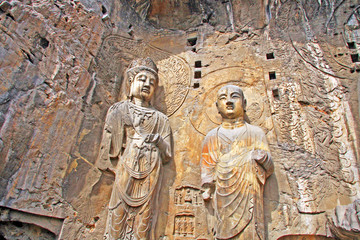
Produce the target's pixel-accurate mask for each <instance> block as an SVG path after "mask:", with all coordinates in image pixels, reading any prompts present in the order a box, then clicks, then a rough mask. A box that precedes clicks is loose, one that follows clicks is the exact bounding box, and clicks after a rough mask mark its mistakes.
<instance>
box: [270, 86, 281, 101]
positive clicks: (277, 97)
mask: <svg viewBox="0 0 360 240" xmlns="http://www.w3.org/2000/svg"><path fill="white" fill-rule="evenodd" d="M272 94H273V97H274V99H276V100H280V95H279V89H277V88H274V89H273V90H272Z"/></svg>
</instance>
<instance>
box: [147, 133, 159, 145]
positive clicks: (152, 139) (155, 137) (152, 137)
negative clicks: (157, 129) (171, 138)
mask: <svg viewBox="0 0 360 240" xmlns="http://www.w3.org/2000/svg"><path fill="white" fill-rule="evenodd" d="M160 138H161V136H160V134H158V133H155V134H149V135H147V136H146V137H145V142H147V143H155V144H156V145H157V144H158V143H159V141H160Z"/></svg>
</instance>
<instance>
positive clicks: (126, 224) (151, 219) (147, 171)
mask: <svg viewBox="0 0 360 240" xmlns="http://www.w3.org/2000/svg"><path fill="white" fill-rule="evenodd" d="M126 74H127V78H128V84H129V85H130V91H129V96H128V100H126V101H122V102H118V103H116V104H114V105H113V106H111V107H110V109H109V110H108V113H107V116H106V120H105V126H104V132H103V138H102V143H101V148H100V155H99V161H98V165H99V168H102V169H104V170H110V171H112V172H114V173H115V182H114V186H113V190H112V195H111V198H110V203H109V212H108V218H107V225H106V231H105V235H104V238H105V239H111V240H113V239H154V236H153V233H152V230H153V229H154V226H155V223H156V211H157V205H156V204H157V202H158V201H157V197H158V192H159V187H160V183H161V174H162V164H163V163H164V162H166V161H168V160H169V159H170V158H171V157H172V150H171V149H172V146H171V144H172V143H171V129H170V124H169V119H168V118H167V116H165V115H164V114H163V113H161V112H159V111H157V110H156V109H155V108H153V107H152V106H151V99H152V96H153V94H154V92H155V88H156V87H157V84H158V69H157V67H156V65H155V63H154V62H153V61H152V60H151V59H150V58H147V59H137V60H135V61H133V62H132V63H131V64H130V66H129V68H128V69H127V71H126Z"/></svg>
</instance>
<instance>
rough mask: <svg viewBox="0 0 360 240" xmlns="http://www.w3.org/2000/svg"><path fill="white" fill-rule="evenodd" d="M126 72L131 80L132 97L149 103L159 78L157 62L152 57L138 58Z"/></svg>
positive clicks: (130, 94) (130, 95)
mask: <svg viewBox="0 0 360 240" xmlns="http://www.w3.org/2000/svg"><path fill="white" fill-rule="evenodd" d="M126 73H127V77H128V80H129V82H130V93H129V97H130V99H132V100H140V101H141V102H143V103H148V104H149V103H150V101H151V99H152V96H153V95H154V92H155V89H156V87H157V85H158V80H159V78H158V69H157V67H156V65H155V63H154V62H153V61H152V60H151V58H146V59H136V60H134V61H133V62H132V63H131V64H130V66H129V68H128V70H127V71H126Z"/></svg>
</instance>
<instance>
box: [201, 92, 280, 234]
mask: <svg viewBox="0 0 360 240" xmlns="http://www.w3.org/2000/svg"><path fill="white" fill-rule="evenodd" d="M216 106H217V108H218V111H219V113H220V115H221V116H222V119H223V120H222V124H221V125H220V126H219V127H217V128H215V129H213V130H211V131H210V132H209V133H208V134H207V135H206V137H205V140H204V143H203V150H202V158H201V178H202V186H203V187H204V188H205V191H204V193H203V198H204V200H205V201H208V203H211V204H209V205H210V206H211V205H212V207H213V210H214V219H215V221H214V222H215V224H214V225H215V226H213V233H214V235H215V238H216V239H246V240H249V239H265V232H264V211H263V187H264V184H265V180H266V178H267V177H268V176H269V175H270V174H272V172H273V170H274V166H273V162H272V160H271V157H270V152H269V146H268V144H267V141H266V137H265V134H264V132H263V131H262V130H261V129H260V128H259V127H256V126H253V125H250V124H248V123H246V122H245V121H244V112H245V106H246V100H245V98H244V94H243V92H242V90H241V89H240V88H239V87H237V86H234V85H228V86H225V87H223V88H221V89H220V90H219V92H218V96H217V102H216Z"/></svg>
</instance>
